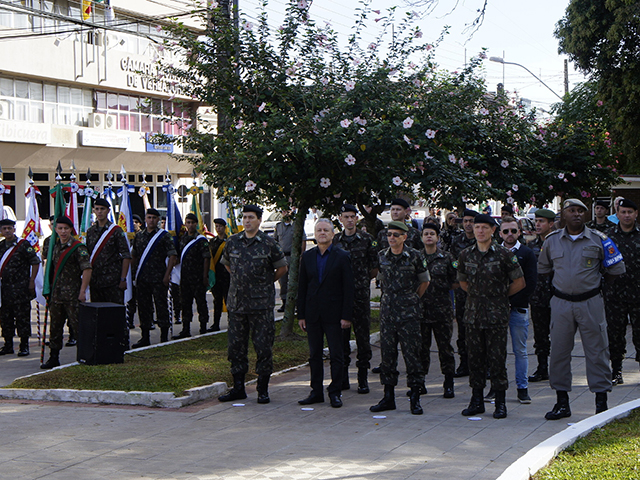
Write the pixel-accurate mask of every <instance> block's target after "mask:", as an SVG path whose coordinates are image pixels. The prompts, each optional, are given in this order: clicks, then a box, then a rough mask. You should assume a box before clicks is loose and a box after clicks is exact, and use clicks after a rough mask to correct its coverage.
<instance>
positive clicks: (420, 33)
mask: <svg viewBox="0 0 640 480" xmlns="http://www.w3.org/2000/svg"><path fill="white" fill-rule="evenodd" d="M414 36H415V37H416V38H422V32H421V31H420V30H418V31H417V32H416V34H415V35H414Z"/></svg>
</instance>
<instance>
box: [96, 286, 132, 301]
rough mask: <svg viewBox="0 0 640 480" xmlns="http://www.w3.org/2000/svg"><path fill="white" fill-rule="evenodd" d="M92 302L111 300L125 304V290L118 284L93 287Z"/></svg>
mask: <svg viewBox="0 0 640 480" xmlns="http://www.w3.org/2000/svg"><path fill="white" fill-rule="evenodd" d="M89 292H90V294H91V302H92V303H93V302H110V303H117V304H118V305H124V290H120V287H118V285H114V286H113V287H106V288H105V287H91V288H90V289H89Z"/></svg>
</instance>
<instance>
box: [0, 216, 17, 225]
mask: <svg viewBox="0 0 640 480" xmlns="http://www.w3.org/2000/svg"><path fill="white" fill-rule="evenodd" d="M5 225H9V226H11V227H15V226H16V222H14V221H13V220H11V219H10V218H5V219H3V220H0V227H4V226H5Z"/></svg>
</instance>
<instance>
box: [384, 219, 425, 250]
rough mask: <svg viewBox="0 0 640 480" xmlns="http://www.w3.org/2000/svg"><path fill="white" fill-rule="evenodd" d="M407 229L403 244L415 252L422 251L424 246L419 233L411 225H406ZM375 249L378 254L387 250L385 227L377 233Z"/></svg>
mask: <svg viewBox="0 0 640 480" xmlns="http://www.w3.org/2000/svg"><path fill="white" fill-rule="evenodd" d="M407 226H408V227H409V231H408V232H407V239H406V240H405V242H404V244H405V245H406V246H407V247H411V248H413V249H415V250H418V251H420V250H422V249H423V248H424V245H423V244H422V238H421V236H420V232H419V231H418V230H417V229H415V228H413V227H412V226H411V225H407ZM376 246H377V249H378V252H381V251H382V250H384V249H386V248H389V242H388V241H387V228H386V227H385V228H384V229H383V230H380V232H378V238H377V245H376Z"/></svg>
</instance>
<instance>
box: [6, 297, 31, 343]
mask: <svg viewBox="0 0 640 480" xmlns="http://www.w3.org/2000/svg"><path fill="white" fill-rule="evenodd" d="M0 319H1V323H2V338H4V341H5V342H6V343H8V344H11V343H13V336H14V333H15V331H16V330H18V336H19V337H20V338H28V337H30V336H31V302H20V303H13V304H9V305H4V304H3V305H2V309H0Z"/></svg>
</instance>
